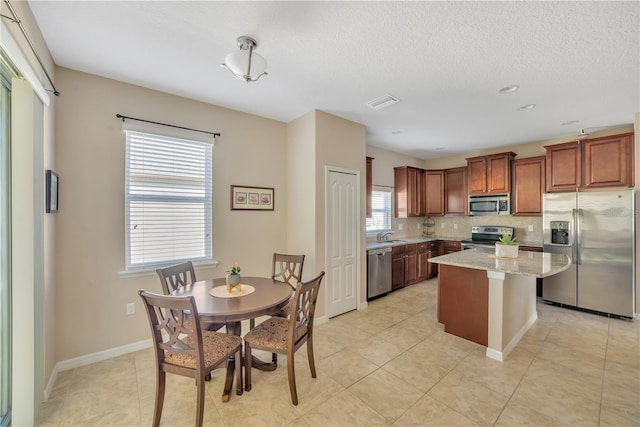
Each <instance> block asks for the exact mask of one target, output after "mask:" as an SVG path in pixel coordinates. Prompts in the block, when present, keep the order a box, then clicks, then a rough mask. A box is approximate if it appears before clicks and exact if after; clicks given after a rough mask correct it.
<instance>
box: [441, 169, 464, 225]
mask: <svg viewBox="0 0 640 427" xmlns="http://www.w3.org/2000/svg"><path fill="white" fill-rule="evenodd" d="M444 182H445V200H446V204H445V213H446V214H447V215H466V214H467V185H466V184H467V168H455V169H447V170H446V171H445V180H444Z"/></svg>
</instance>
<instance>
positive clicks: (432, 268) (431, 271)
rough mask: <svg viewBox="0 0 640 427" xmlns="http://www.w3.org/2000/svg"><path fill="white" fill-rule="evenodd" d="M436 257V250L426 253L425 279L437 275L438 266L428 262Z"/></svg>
mask: <svg viewBox="0 0 640 427" xmlns="http://www.w3.org/2000/svg"><path fill="white" fill-rule="evenodd" d="M436 256H438V251H437V250H433V249H429V250H428V251H427V279H430V278H432V277H436V276H437V275H438V264H434V263H431V262H429V260H430V259H431V258H433V257H436Z"/></svg>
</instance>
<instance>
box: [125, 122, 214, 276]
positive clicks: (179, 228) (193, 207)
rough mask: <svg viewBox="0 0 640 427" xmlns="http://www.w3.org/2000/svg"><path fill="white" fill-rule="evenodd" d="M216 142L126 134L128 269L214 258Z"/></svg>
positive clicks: (135, 133)
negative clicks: (213, 173)
mask: <svg viewBox="0 0 640 427" xmlns="http://www.w3.org/2000/svg"><path fill="white" fill-rule="evenodd" d="M212 168H213V163H212V146H211V144H210V143H204V142H199V141H191V140H186V139H180V138H173V137H168V136H161V135H155V134H149V133H144V132H134V131H127V132H126V172H125V173H126V177H125V230H126V236H125V237H126V239H125V241H126V251H125V252H126V268H127V270H131V269H138V268H150V267H155V266H158V265H166V264H170V263H176V262H180V261H185V260H191V261H209V260H212V258H213V255H212V244H213V238H212V232H211V229H212V217H211V210H212V202H211V201H212V194H211V193H212V185H213V182H212Z"/></svg>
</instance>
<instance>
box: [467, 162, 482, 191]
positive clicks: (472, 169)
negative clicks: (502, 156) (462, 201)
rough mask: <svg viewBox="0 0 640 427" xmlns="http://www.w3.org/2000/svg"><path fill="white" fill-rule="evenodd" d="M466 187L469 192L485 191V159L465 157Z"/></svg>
mask: <svg viewBox="0 0 640 427" xmlns="http://www.w3.org/2000/svg"><path fill="white" fill-rule="evenodd" d="M467 173H468V174H469V175H468V184H467V185H468V187H469V188H468V189H469V195H471V194H486V192H487V159H486V158H485V157H478V158H472V159H467Z"/></svg>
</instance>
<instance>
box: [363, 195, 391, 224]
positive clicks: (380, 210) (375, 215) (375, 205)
mask: <svg viewBox="0 0 640 427" xmlns="http://www.w3.org/2000/svg"><path fill="white" fill-rule="evenodd" d="M390 229H391V191H388V190H387V191H376V190H373V191H372V192H371V218H367V231H381V230H390Z"/></svg>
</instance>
